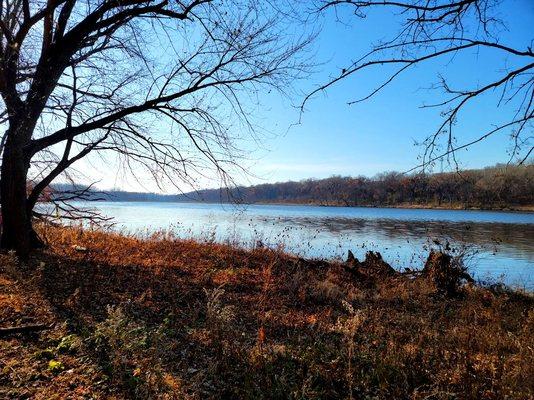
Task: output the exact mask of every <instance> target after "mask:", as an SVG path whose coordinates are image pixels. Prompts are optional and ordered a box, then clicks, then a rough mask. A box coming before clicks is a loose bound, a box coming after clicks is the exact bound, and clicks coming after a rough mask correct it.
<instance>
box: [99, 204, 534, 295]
mask: <svg viewBox="0 0 534 400" xmlns="http://www.w3.org/2000/svg"><path fill="white" fill-rule="evenodd" d="M90 206H91V207H92V208H97V209H98V210H100V211H101V212H102V214H104V215H106V216H109V217H113V218H114V222H115V223H116V225H115V226H114V229H119V230H125V231H128V232H130V233H137V234H146V233H150V232H153V231H156V230H161V229H166V230H171V231H172V232H173V233H174V234H175V235H176V236H179V237H194V238H199V239H202V240H216V241H220V242H227V241H228V242H231V243H238V244H240V245H243V246H246V247H250V246H254V245H256V244H257V243H259V242H261V243H262V244H263V245H265V246H272V247H276V246H279V245H283V246H284V248H285V250H286V251H289V252H291V253H295V254H299V255H301V256H304V257H310V258H311V257H319V258H327V259H335V258H345V257H346V255H347V251H348V250H349V249H350V250H352V251H353V252H354V254H355V255H356V256H357V257H359V258H360V259H361V258H363V256H364V254H365V252H366V251H367V250H375V251H380V253H382V255H383V257H384V259H385V260H386V261H387V262H389V263H390V264H391V265H392V266H394V267H395V268H398V269H402V268H404V267H410V268H421V267H422V266H423V264H424V261H425V259H426V256H427V255H428V251H429V248H430V247H434V248H435V247H437V245H436V244H435V243H434V241H436V240H437V241H439V242H441V243H445V242H447V241H449V242H450V243H451V246H452V247H453V248H457V249H463V248H467V250H468V253H469V254H470V257H468V263H469V267H470V271H471V273H472V274H473V275H474V276H475V278H476V279H479V280H484V281H489V282H500V281H502V282H504V283H506V284H508V285H512V286H516V287H517V286H519V287H522V288H526V289H528V290H534V213H514V212H494V211H471V210H454V211H449V210H418V209H395V208H364V207H362V208H356V207H316V206H297V205H295V206H293V205H247V206H234V205H228V204H225V205H222V204H204V203H155V202H154V203H152V202H98V203H91V205H90Z"/></svg>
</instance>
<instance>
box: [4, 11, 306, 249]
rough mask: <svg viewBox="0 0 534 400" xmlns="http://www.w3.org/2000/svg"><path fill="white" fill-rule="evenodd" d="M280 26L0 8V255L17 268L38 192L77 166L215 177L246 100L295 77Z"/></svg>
mask: <svg viewBox="0 0 534 400" xmlns="http://www.w3.org/2000/svg"><path fill="white" fill-rule="evenodd" d="M284 21H285V18H284V14H283V13H282V12H281V9H280V8H279V7H276V8H275V7H273V6H272V4H270V3H267V2H265V3H264V4H256V2H255V1H247V0H233V1H224V2H221V1H212V0H189V1H174V0H0V94H1V96H2V102H1V104H0V115H1V117H2V118H3V120H2V125H3V126H4V127H5V128H6V130H5V134H4V135H3V137H2V143H1V147H0V155H1V161H2V169H1V184H0V194H1V202H2V215H3V232H2V247H4V248H15V249H17V251H18V252H19V254H20V255H27V254H28V251H29V248H30V247H31V243H30V238H31V232H32V229H31V218H32V214H33V210H34V206H35V204H36V202H37V201H38V199H39V197H40V196H41V195H42V193H43V190H45V188H47V187H48V186H49V184H50V183H51V182H52V181H53V180H54V179H56V178H57V177H58V176H60V175H62V174H65V173H68V170H69V168H70V167H71V166H72V165H73V164H74V163H75V162H77V161H78V160H80V159H82V158H83V157H85V156H87V155H88V154H90V153H92V154H94V153H102V152H114V153H115V154H117V155H119V156H120V157H122V160H123V163H124V165H125V166H126V167H128V168H130V170H131V171H132V172H133V173H136V172H138V171H140V169H141V168H144V169H145V170H146V171H148V172H149V173H150V174H151V175H152V177H153V178H154V180H155V181H156V182H159V183H162V182H167V183H169V182H170V183H174V184H176V185H177V182H181V181H188V182H191V180H192V179H193V178H192V177H195V176H197V175H202V174H213V172H212V171H214V170H215V171H216V173H218V174H219V175H220V176H221V177H223V178H225V177H227V176H228V168H231V167H238V164H237V163H236V157H239V154H240V153H239V147H238V146H236V143H237V141H238V139H239V135H240V134H241V132H243V131H245V132H246V133H247V134H253V133H254V127H253V124H252V122H251V121H250V118H249V117H250V115H249V112H250V107H249V105H250V104H251V103H252V102H253V101H254V95H255V94H256V93H258V92H259V91H263V90H269V89H270V88H274V89H277V90H282V91H283V90H287V88H289V87H290V86H291V83H292V82H293V81H294V80H295V78H298V77H300V76H302V74H303V73H304V72H305V71H306V60H304V58H302V57H298V55H299V54H301V52H302V51H303V49H304V48H305V47H306V45H307V44H308V43H309V40H310V39H309V37H306V36H303V37H298V38H295V35H294V33H295V32H294V31H293V32H292V35H286V34H285V33H284V32H285V31H286V30H287V29H288V27H287V25H286V24H285V22H284ZM236 123H239V124H240V126H239V127H237V126H236ZM233 127H235V128H233ZM239 128H241V129H239ZM81 194H82V196H83V191H82V193H81ZM69 199H70V197H69Z"/></svg>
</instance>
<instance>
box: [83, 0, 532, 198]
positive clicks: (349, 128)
mask: <svg viewBox="0 0 534 400" xmlns="http://www.w3.org/2000/svg"><path fill="white" fill-rule="evenodd" d="M345 10H346V11H348V10H349V9H345ZM346 11H342V10H341V14H340V17H341V20H342V21H343V23H340V22H338V21H336V18H335V17H334V16H333V15H327V16H326V17H325V18H324V20H323V29H322V30H321V31H320V34H319V35H318V38H317V41H316V43H315V44H314V47H313V51H314V52H315V57H316V61H317V62H319V63H321V64H320V65H318V66H317V67H316V68H315V70H316V71H315V72H314V73H313V74H312V75H311V76H310V77H309V79H306V80H305V81H301V82H299V83H298V85H297V89H298V91H299V92H300V93H309V92H310V91H311V90H313V89H314V88H315V87H317V85H319V84H321V83H324V82H326V81H327V80H328V79H329V77H331V76H335V75H337V74H339V73H340V71H341V69H342V68H343V67H345V66H347V64H348V63H350V61H351V59H355V58H358V57H359V56H360V55H362V54H363V53H365V52H367V51H368V50H369V49H370V48H371V45H372V44H373V43H374V42H377V41H378V40H381V39H387V38H391V37H392V35H394V34H395V33H397V32H398V30H399V29H400V26H399V25H398V23H397V22H398V20H397V17H395V16H394V15H392V14H389V13H388V11H387V10H385V9H382V10H380V11H379V12H374V13H371V14H369V15H368V16H367V18H365V19H358V18H356V17H353V16H352V15H351V14H350V13H348V12H346ZM498 12H499V13H500V15H501V17H502V19H503V20H504V21H505V22H506V24H507V29H506V30H504V29H503V30H502V31H501V32H500V33H499V42H501V43H503V44H509V45H511V46H513V47H519V48H526V47H527V46H532V45H533V43H532V40H533V38H534V35H533V33H534V28H533V27H534V1H532V0H504V1H503V3H502V5H501V6H500V7H499V10H498ZM347 23H348V24H347ZM509 64H510V60H506V59H504V58H502V56H501V55H500V54H495V52H480V53H477V52H475V51H472V52H466V53H463V54H461V55H460V56H457V57H455V58H454V59H450V58H447V59H441V60H438V61H433V62H428V63H425V64H421V65H419V66H417V67H416V68H414V69H412V70H410V71H409V72H407V73H405V74H404V75H402V76H401V77H400V78H399V79H398V80H397V81H395V82H394V83H392V84H391V85H390V86H388V87H387V88H386V89H385V90H383V91H382V92H381V93H379V94H378V95H377V96H376V97H374V98H372V99H370V100H368V101H366V102H363V103H359V104H355V105H351V106H349V105H347V102H348V101H351V100H354V99H356V98H358V97H360V96H361V95H365V94H367V93H368V92H369V90H371V89H373V88H374V87H376V85H377V83H380V82H382V80H383V79H384V77H385V75H384V74H385V73H387V70H385V69H380V68H377V69H373V70H369V71H367V72H365V73H362V74H360V75H356V76H354V77H349V78H348V79H345V80H343V81H341V82H340V83H339V84H337V85H335V86H333V87H331V88H329V89H328V90H327V92H326V93H322V94H317V95H316V96H314V98H313V99H311V100H310V101H309V102H308V103H307V106H306V111H305V112H304V114H302V115H301V114H300V110H299V109H298V107H296V105H298V104H300V101H301V100H302V97H299V96H293V97H292V98H291V99H288V98H284V97H281V96H280V95H278V94H270V95H266V96H263V97H262V98H261V99H260V101H261V103H262V104H261V107H259V108H258V109H257V110H256V111H255V116H256V123H257V124H258V125H260V126H263V127H265V128H266V129H267V130H268V131H269V132H270V133H272V134H269V135H267V136H266V137H265V138H264V139H263V140H262V143H261V146H259V147H258V146H256V145H253V144H252V142H251V143H245V148H247V149H249V150H250V151H251V154H250V160H249V161H248V162H247V164H246V165H247V169H248V170H249V171H250V172H251V175H250V176H239V177H238V180H237V182H238V183H241V184H255V183H262V182H276V181H286V180H300V179H305V178H323V177H328V176H332V175H353V176H355V175H367V176H373V175H375V174H377V173H380V172H384V171H392V170H396V171H405V170H408V169H410V168H411V167H413V166H415V165H417V164H418V160H417V156H418V155H420V154H421V152H422V148H421V147H418V146H415V145H414V141H422V140H423V139H424V138H425V137H427V136H428V135H429V134H431V133H432V132H433V131H434V130H435V129H436V128H437V127H438V125H439V124H440V118H439V110H437V109H421V108H420V106H421V105H422V104H425V103H429V102H435V101H437V100H438V99H442V97H441V92H439V91H438V90H429V89H425V88H428V87H429V86H430V85H431V84H433V83H436V82H437V78H438V73H441V74H443V75H445V76H446V77H447V78H448V79H450V82H452V83H453V84H457V85H460V87H461V84H462V83H466V82H467V83H472V82H477V83H479V84H483V83H484V82H486V81H487V80H489V79H491V78H492V77H493V76H496V75H495V74H496V73H498V72H499V70H502V68H504V67H505V66H509ZM499 94H500V93H499V92H496V93H492V94H490V95H489V96H486V97H485V98H482V99H481V100H480V101H477V103H476V107H470V108H467V109H466V110H465V112H464V113H462V114H461V115H460V121H459V124H458V126H457V128H456V132H457V135H458V136H459V137H460V138H461V139H465V140H467V139H469V138H474V137H476V136H477V135H480V134H481V133H483V132H484V130H488V129H489V128H490V127H491V124H493V123H496V122H499V121H500V120H504V119H505V118H506V117H509V116H510V115H511V114H510V113H511V110H504V109H497V108H495V104H496V102H497V100H498V96H499ZM299 119H300V121H301V122H300V124H297V125H295V123H296V122H298V121H299ZM508 134H509V132H503V133H501V134H499V135H496V136H495V137H491V138H489V139H488V140H486V141H485V142H483V143H481V144H479V145H477V146H475V147H472V148H471V149H470V150H469V151H467V152H463V153H462V154H460V155H459V160H460V163H461V164H460V165H461V167H464V168H476V167H483V166H487V165H492V164H495V163H497V162H506V161H508V159H509V157H508V155H507V152H506V149H507V148H508V147H509V137H508ZM531 145H532V144H531ZM83 168H84V165H82V169H83ZM91 168H95V166H94V164H92V165H91ZM96 169H97V171H95V176H96V175H99V178H102V177H103V179H102V180H101V183H100V186H101V187H103V188H111V187H121V188H124V189H128V190H154V191H158V190H157V189H154V188H153V187H152V186H151V185H150V183H148V182H147V184H146V185H144V186H143V187H141V186H139V184H138V183H137V182H135V181H133V180H131V179H128V178H127V176H125V175H119V174H117V175H111V174H109V173H108V174H106V173H102V172H105V171H98V168H96ZM91 175H93V174H91ZM208 186H213V183H211V184H209V185H208Z"/></svg>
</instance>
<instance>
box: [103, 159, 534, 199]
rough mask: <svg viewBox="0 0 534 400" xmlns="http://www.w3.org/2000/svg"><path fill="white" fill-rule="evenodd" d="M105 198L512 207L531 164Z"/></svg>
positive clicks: (530, 181)
mask: <svg viewBox="0 0 534 400" xmlns="http://www.w3.org/2000/svg"><path fill="white" fill-rule="evenodd" d="M106 198H107V199H108V200H111V201H204V202H220V201H222V202H229V201H238V202H245V203H297V204H317V205H343V206H402V205H412V206H429V207H476V208H513V207H517V206H532V205H534V164H529V165H523V166H510V165H496V166H494V167H487V168H484V169H477V170H464V171H460V172H447V173H434V174H424V173H417V174H411V175H406V174H402V173H398V172H387V173H382V174H379V175H377V176H375V177H373V178H368V177H364V176H359V177H342V176H332V177H330V178H326V179H306V180H302V181H299V182H292V181H291V182H281V183H267V184H261V185H256V186H250V187H238V188H232V189H210V190H203V191H199V192H192V193H187V194H184V195H159V194H153V193H132V192H123V191H113V192H109V193H107V194H106Z"/></svg>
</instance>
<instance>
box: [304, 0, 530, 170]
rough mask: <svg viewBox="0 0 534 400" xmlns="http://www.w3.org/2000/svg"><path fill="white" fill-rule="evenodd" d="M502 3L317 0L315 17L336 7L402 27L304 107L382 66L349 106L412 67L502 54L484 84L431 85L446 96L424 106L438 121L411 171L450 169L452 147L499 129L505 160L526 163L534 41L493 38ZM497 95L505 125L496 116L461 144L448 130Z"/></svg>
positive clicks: (497, 30)
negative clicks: (505, 135) (378, 78)
mask: <svg viewBox="0 0 534 400" xmlns="http://www.w3.org/2000/svg"><path fill="white" fill-rule="evenodd" d="M500 3H501V1H500V0H406V1H387V0H384V1H382V0H380V1H378V0H377V1H373V0H371V1H368V0H364V1H359V0H333V1H323V0H320V1H319V2H318V3H316V4H318V6H317V9H318V10H319V13H326V12H328V11H333V12H334V13H336V15H337V12H338V11H340V8H342V7H348V8H349V9H350V10H351V11H352V12H353V15H354V16H355V17H357V18H365V17H366V13H367V12H370V11H371V10H376V11H380V10H381V11H383V12H385V13H391V14H393V13H395V14H396V15H397V18H400V20H401V22H400V24H401V27H400V31H399V32H398V33H397V34H396V35H395V36H394V37H392V38H390V39H389V40H385V41H381V42H380V43H377V44H375V45H373V46H372V47H371V49H370V50H369V52H367V53H366V54H362V55H360V56H358V57H357V58H356V59H355V60H354V61H352V62H351V63H350V64H348V65H347V66H346V67H345V68H343V69H342V71H341V73H340V74H338V75H337V76H333V77H332V78H331V79H330V80H329V81H328V82H326V83H324V84H322V85H320V86H319V87H318V88H316V89H315V90H313V91H312V92H311V93H310V94H309V95H308V96H307V97H306V98H305V100H304V101H303V103H302V109H303V110H304V107H305V105H306V103H307V102H308V101H309V100H310V98H311V97H313V96H314V95H315V94H317V93H318V92H321V91H324V90H326V89H328V88H329V87H331V86H332V85H335V84H337V83H339V82H340V81H342V80H344V79H346V78H348V77H351V76H357V74H359V73H362V72H364V71H365V70H369V69H373V68H385V69H386V70H385V77H384V80H383V82H382V83H381V84H379V85H377V86H376V87H375V88H374V89H373V90H372V91H371V92H370V93H368V94H367V95H365V96H363V97H361V98H358V99H354V100H352V101H350V102H349V104H355V103H358V102H362V101H365V100H368V99H370V98H372V97H373V96H375V95H376V94H377V93H379V92H380V91H382V89H384V88H385V87H387V86H389V85H390V84H391V83H392V82H393V81H395V80H397V79H398V78H399V77H400V76H401V75H402V74H403V73H404V72H406V71H407V70H409V69H410V68H414V67H416V66H418V65H422V64H424V63H428V62H430V61H432V60H439V59H445V60H447V59H451V58H454V57H457V56H459V55H460V54H461V55H464V56H467V57H469V56H470V57H474V58H475V57H477V54H476V53H477V51H482V50H484V51H491V52H494V53H495V54H497V55H500V56H501V57H502V59H503V67H502V68H500V69H498V71H496V75H492V76H489V77H485V78H486V82H484V83H482V84H479V83H477V82H472V84H471V85H468V86H465V87H459V88H456V87H453V86H452V85H451V84H450V83H449V82H448V81H447V79H446V78H445V77H443V76H442V75H440V77H439V83H437V84H435V85H433V88H434V89H441V90H443V92H444V94H445V97H444V99H443V100H440V101H437V102H435V103H434V104H427V105H424V106H423V107H436V108H439V109H440V111H441V115H442V120H441V121H440V123H439V125H438V126H437V128H436V130H435V131H434V132H433V133H432V134H430V135H429V136H428V137H427V139H426V140H425V141H424V143H422V144H423V148H424V152H423V154H422V158H421V163H420V165H418V166H417V167H415V168H414V169H418V168H421V167H423V168H424V167H426V166H429V165H432V164H433V163H434V162H435V161H437V160H443V159H446V160H448V161H452V162H454V163H455V164H456V158H455V154H456V153H457V152H458V150H461V149H465V148H467V147H470V146H472V145H474V144H475V143H478V142H481V141H483V140H485V139H487V138H488V137H490V136H492V135H495V134H497V133H499V132H503V131H507V132H510V134H511V142H512V146H511V150H510V160H511V161H512V160H513V161H516V162H519V163H520V164H521V163H524V162H525V161H526V160H527V159H528V158H529V156H530V155H531V153H532V150H533V146H532V144H531V140H532V132H533V124H532V122H533V117H534V74H533V73H534V52H533V50H532V47H531V46H532V40H533V39H534V38H526V40H527V42H526V43H516V44H513V45H508V44H504V43H501V42H500V40H499V33H500V32H501V31H502V30H503V29H505V27H506V25H505V22H506V21H503V20H501V19H499V18H498V17H497V16H498V15H499V12H498V6H499V5H500ZM505 3H506V2H505ZM517 46H524V47H517ZM495 91H498V93H499V94H500V95H499V98H498V100H497V101H496V104H495V106H496V108H498V109H499V110H501V111H502V110H506V109H507V110H508V111H510V110H511V111H512V112H511V114H512V117H511V118H510V119H508V120H506V121H505V122H502V121H498V120H496V119H495V120H496V121H497V122H496V123H495V124H494V125H493V127H492V128H491V129H490V130H488V131H481V132H480V134H479V135H478V137H476V138H474V139H472V140H467V141H461V140H460V138H458V137H456V136H455V132H454V126H455V125H456V124H457V123H458V120H459V116H460V114H461V113H462V111H464V110H465V109H466V108H467V107H468V106H471V105H474V106H476V102H477V100H480V99H481V98H482V97H483V96H484V95H487V94H490V93H492V92H495ZM456 165H457V164H456Z"/></svg>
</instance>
